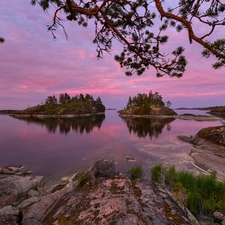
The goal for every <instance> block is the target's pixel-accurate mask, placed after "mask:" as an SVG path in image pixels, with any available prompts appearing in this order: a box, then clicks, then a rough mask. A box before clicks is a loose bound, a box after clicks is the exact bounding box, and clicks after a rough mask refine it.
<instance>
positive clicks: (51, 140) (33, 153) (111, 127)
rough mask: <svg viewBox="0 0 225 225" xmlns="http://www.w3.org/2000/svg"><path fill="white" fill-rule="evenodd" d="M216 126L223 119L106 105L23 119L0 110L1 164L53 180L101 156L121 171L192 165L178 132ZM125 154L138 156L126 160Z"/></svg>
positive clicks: (187, 150)
mask: <svg viewBox="0 0 225 225" xmlns="http://www.w3.org/2000/svg"><path fill="white" fill-rule="evenodd" d="M201 112H202V111H201ZM182 113H183V112H182ZM187 113H190V112H189V111H187ZM191 113H193V111H192V112H191ZM178 114H181V113H179V112H178ZM195 114H200V113H197V111H195ZM217 125H221V123H220V122H219V121H212V122H209V121H205V122H197V121H190V120H180V119H175V120H174V119H163V120H157V119H143V118H136V119H126V120H125V119H122V118H120V117H119V116H118V114H117V112H116V111H114V110H107V111H106V113H105V115H103V116H95V117H92V118H78V119H26V120H25V119H15V118H12V117H10V116H8V115H0V167H3V166H6V165H10V166H13V165H24V167H25V170H26V171H27V170H31V171H32V172H33V174H37V175H43V176H45V177H46V179H51V180H54V179H58V178H61V177H63V176H65V175H70V174H72V173H75V172H77V171H81V170H84V169H87V168H89V167H90V166H91V165H93V163H94V161H95V160H97V159H102V158H106V159H113V160H115V161H116V162H117V166H116V169H117V171H121V172H126V171H127V170H128V169H129V168H130V167H133V166H137V165H145V166H147V167H151V166H153V165H156V164H158V163H163V164H168V165H176V167H178V168H183V169H188V170H194V169H195V167H194V166H193V164H192V163H191V162H192V159H191V158H190V156H189V155H188V154H189V153H190V150H191V148H192V146H191V145H190V144H188V143H184V142H182V141H180V140H178V139H177V136H178V135H186V136H190V135H193V136H194V135H195V134H196V133H197V132H198V131H199V130H200V129H201V128H204V127H209V126H217ZM127 155H129V156H131V157H134V158H135V159H136V161H135V162H130V161H125V160H124V158H125V157H126V156H127Z"/></svg>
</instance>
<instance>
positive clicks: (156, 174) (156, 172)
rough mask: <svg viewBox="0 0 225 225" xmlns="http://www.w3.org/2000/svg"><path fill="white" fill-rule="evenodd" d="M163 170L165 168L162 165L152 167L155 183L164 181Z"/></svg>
mask: <svg viewBox="0 0 225 225" xmlns="http://www.w3.org/2000/svg"><path fill="white" fill-rule="evenodd" d="M162 170H163V167H162V165H160V164H158V165H156V166H154V167H152V169H151V174H152V180H153V181H156V182H161V181H162V178H161V175H162Z"/></svg>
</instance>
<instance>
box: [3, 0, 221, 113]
mask: <svg viewBox="0 0 225 225" xmlns="http://www.w3.org/2000/svg"><path fill="white" fill-rule="evenodd" d="M49 13H50V15H48V14H45V13H44V12H43V10H42V9H41V8H40V7H39V6H35V7H34V6H31V4H30V0H20V1H15V0H1V1H0V37H4V38H5V40H6V41H5V43H4V44H0V109H24V108H27V107H28V106H34V105H37V104H41V103H44V102H45V99H46V97H47V96H49V95H56V96H57V97H58V96H59V94H60V93H65V92H67V93H68V94H69V95H70V96H74V95H76V94H80V93H83V94H86V93H88V94H91V95H93V97H94V98H97V97H98V96H100V97H101V99H102V102H103V104H104V105H105V106H106V108H116V109H122V108H124V106H125V105H126V103H127V100H128V97H129V96H135V95H136V94H137V93H148V92H149V91H150V90H152V91H153V92H156V91H157V92H159V93H160V94H161V95H162V97H163V100H164V101H165V102H166V101H168V100H170V101H171V102H172V108H177V107H204V106H212V105H225V99H224V96H225V70H224V68H223V69H219V70H213V69H212V68H211V64H212V62H214V59H213V58H210V59H208V60H207V59H205V58H202V57H201V50H202V47H201V46H199V45H198V44H195V43H194V44H192V45H190V44H189V43H188V38H187V35H186V32H185V31H182V32H181V33H177V32H175V31H174V30H173V31H170V41H169V43H167V44H166V45H165V52H168V51H169V49H170V48H171V49H172V50H173V49H174V48H175V47H176V46H179V45H182V44H183V45H184V46H185V48H186V51H185V55H186V57H187V60H188V66H187V70H186V72H185V74H184V76H183V77H182V78H179V79H178V78H170V77H168V76H164V77H162V78H156V76H155V70H154V69H153V68H150V69H149V70H148V71H146V72H145V73H144V74H143V75H141V76H137V75H133V76H131V77H127V76H125V74H124V70H122V69H121V68H120V66H119V64H118V63H117V62H115V61H114V59H113V58H114V55H115V54H116V53H119V50H120V49H119V47H121V46H119V45H118V44H116V45H115V47H114V51H112V53H111V55H109V54H105V56H104V58H103V59H100V60H97V58H96V51H95V48H96V46H95V45H94V44H93V43H92V40H93V38H94V27H93V26H92V25H91V24H90V26H89V27H88V28H83V27H79V26H78V25H77V24H76V23H75V22H70V21H67V22H65V24H64V25H65V28H66V31H67V33H68V37H69V39H68V40H66V38H65V35H64V33H63V31H62V30H61V29H58V30H57V32H56V35H57V39H56V40H53V38H52V35H51V33H49V32H47V27H46V25H50V24H51V12H49ZM204 29H205V28H204V27H201V25H199V28H198V30H199V32H204ZM215 35H216V36H218V38H224V36H225V32H224V29H220V30H219V31H217V32H216V34H215Z"/></svg>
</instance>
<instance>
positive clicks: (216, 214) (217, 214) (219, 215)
mask: <svg viewBox="0 0 225 225" xmlns="http://www.w3.org/2000/svg"><path fill="white" fill-rule="evenodd" d="M212 216H213V217H214V218H215V219H217V220H218V221H219V222H221V221H223V220H225V215H224V214H223V213H221V212H219V211H216V212H214V213H213V214H212Z"/></svg>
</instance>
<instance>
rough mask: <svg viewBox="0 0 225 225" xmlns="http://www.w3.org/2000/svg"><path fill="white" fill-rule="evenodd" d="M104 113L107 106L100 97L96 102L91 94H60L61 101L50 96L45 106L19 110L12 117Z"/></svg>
mask: <svg viewBox="0 0 225 225" xmlns="http://www.w3.org/2000/svg"><path fill="white" fill-rule="evenodd" d="M104 113H105V106H104V105H103V104H102V101H101V98H100V97H98V98H97V99H96V100H95V99H94V98H93V96H92V95H90V94H86V95H85V96H84V95H83V94H80V95H76V96H74V97H70V96H69V95H68V94H67V93H65V94H60V96H59V99H57V98H56V97H55V95H53V96H48V97H47V98H46V100H45V104H40V105H37V106H34V107H28V108H27V109H24V110H18V111H15V112H13V113H12V114H10V115H11V116H13V117H16V118H26V117H37V118H73V117H83V116H92V115H99V114H104Z"/></svg>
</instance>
